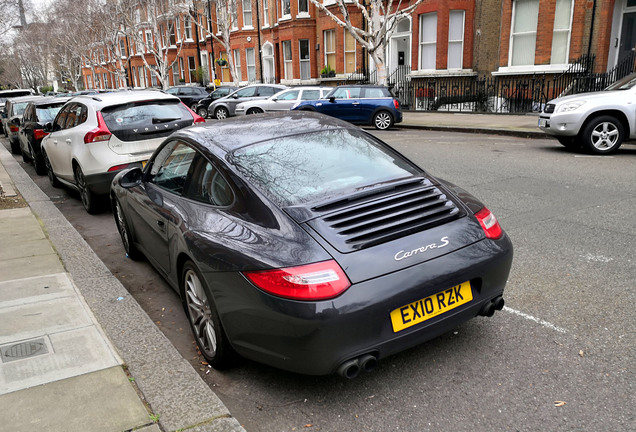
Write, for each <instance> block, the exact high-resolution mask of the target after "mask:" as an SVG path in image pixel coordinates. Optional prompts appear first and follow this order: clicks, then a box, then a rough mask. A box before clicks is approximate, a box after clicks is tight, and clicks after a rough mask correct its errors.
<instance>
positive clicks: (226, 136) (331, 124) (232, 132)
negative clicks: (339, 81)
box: [173, 111, 359, 157]
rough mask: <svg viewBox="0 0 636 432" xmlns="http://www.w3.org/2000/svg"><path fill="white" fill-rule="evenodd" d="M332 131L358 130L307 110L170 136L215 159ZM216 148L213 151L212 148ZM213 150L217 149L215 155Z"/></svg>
mask: <svg viewBox="0 0 636 432" xmlns="http://www.w3.org/2000/svg"><path fill="white" fill-rule="evenodd" d="M333 129H359V128H358V127H357V126H354V125H352V124H351V123H348V122H345V121H343V120H338V119H336V118H334V117H330V116H327V115H324V114H319V113H315V112H310V111H283V112H279V113H263V114H259V115H258V116H238V117H231V118H228V119H224V120H219V121H216V122H213V123H207V124H202V125H200V126H199V125H197V126H191V127H189V128H187V129H182V130H179V131H177V132H175V133H174V134H173V136H174V137H175V138H179V137H180V136H181V137H184V138H188V139H190V140H194V141H195V142H199V143H201V144H202V145H203V146H205V147H206V148H208V149H209V150H210V151H212V153H214V154H216V155H217V156H218V157H222V156H223V154H224V153H228V152H231V151H234V150H236V149H238V148H241V147H244V146H247V145H250V144H254V143H257V142H260V141H268V140H271V139H274V138H282V137H285V136H292V135H299V134H307V133H312V132H318V131H324V130H333ZM215 148H216V149H215ZM217 149H221V150H222V151H221V152H219V151H218V150H217Z"/></svg>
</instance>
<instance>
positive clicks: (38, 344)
mask: <svg viewBox="0 0 636 432" xmlns="http://www.w3.org/2000/svg"><path fill="white" fill-rule="evenodd" d="M48 352H49V349H48V348H47V346H46V342H45V341H44V339H43V338H40V339H33V340H30V341H26V342H20V343H17V344H12V345H5V346H3V347H0V357H2V361H3V362H4V363H8V362H10V361H14V360H21V359H25V358H29V357H35V356H38V355H42V354H48Z"/></svg>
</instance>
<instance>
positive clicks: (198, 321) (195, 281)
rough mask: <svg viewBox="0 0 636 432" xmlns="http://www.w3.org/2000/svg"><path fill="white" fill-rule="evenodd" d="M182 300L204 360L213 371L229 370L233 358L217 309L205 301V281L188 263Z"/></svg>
mask: <svg viewBox="0 0 636 432" xmlns="http://www.w3.org/2000/svg"><path fill="white" fill-rule="evenodd" d="M181 298H182V300H183V306H184V308H185V311H186V314H187V316H188V320H189V321H190V326H191V327H192V332H193V333H194V337H195V339H196V341H197V344H198V346H199V349H200V350H201V354H203V357H205V359H206V361H207V362H208V363H209V364H210V365H211V366H212V367H215V368H219V367H224V366H225V367H226V366H228V365H229V363H230V360H231V358H232V357H233V350H232V347H231V346H230V343H229V341H228V339H227V336H226V335H225V332H224V331H223V327H222V326H221V321H220V319H219V315H218V313H217V311H216V306H215V305H214V302H213V301H210V299H209V298H208V294H207V287H206V285H205V280H204V279H203V278H202V277H201V276H200V273H199V270H198V269H197V268H196V266H195V265H194V263H192V262H191V261H187V262H186V263H185V265H184V266H183V272H182V277H181Z"/></svg>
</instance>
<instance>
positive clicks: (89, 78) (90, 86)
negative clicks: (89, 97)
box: [86, 75, 93, 88]
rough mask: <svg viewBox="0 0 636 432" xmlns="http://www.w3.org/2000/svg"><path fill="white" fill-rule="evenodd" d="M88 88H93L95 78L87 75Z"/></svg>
mask: <svg viewBox="0 0 636 432" xmlns="http://www.w3.org/2000/svg"><path fill="white" fill-rule="evenodd" d="M86 88H93V78H92V77H91V76H90V75H86Z"/></svg>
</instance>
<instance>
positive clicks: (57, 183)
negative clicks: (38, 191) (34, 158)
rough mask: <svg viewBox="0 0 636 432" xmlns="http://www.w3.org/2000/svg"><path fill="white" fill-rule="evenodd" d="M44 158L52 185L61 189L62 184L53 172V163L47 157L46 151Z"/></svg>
mask: <svg viewBox="0 0 636 432" xmlns="http://www.w3.org/2000/svg"><path fill="white" fill-rule="evenodd" d="M42 158H43V159H44V166H46V175H47V176H48V177H49V182H50V183H51V186H53V187H56V188H59V187H60V186H62V184H61V183H60V181H59V180H58V179H57V177H56V176H55V173H54V172H53V167H52V166H51V161H50V160H49V157H48V156H47V154H46V152H45V151H44V150H42Z"/></svg>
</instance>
